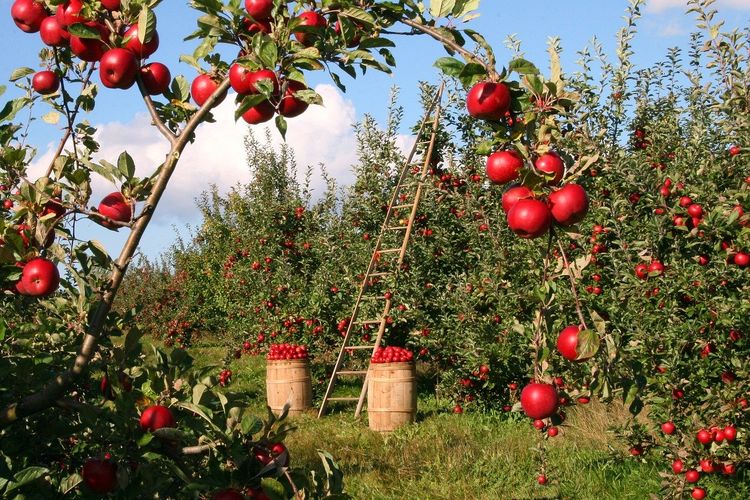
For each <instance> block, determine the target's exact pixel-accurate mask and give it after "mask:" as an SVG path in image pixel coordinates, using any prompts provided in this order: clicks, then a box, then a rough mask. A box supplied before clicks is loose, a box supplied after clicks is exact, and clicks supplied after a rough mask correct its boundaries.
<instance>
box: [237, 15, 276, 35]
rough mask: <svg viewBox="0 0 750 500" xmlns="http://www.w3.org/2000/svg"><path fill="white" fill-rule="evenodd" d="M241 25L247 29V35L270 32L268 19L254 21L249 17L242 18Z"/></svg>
mask: <svg viewBox="0 0 750 500" xmlns="http://www.w3.org/2000/svg"><path fill="white" fill-rule="evenodd" d="M242 26H243V27H244V28H245V30H247V33H248V34H249V35H254V34H256V33H270V32H271V23H270V22H269V21H255V22H253V21H252V20H251V19H247V18H245V19H243V20H242Z"/></svg>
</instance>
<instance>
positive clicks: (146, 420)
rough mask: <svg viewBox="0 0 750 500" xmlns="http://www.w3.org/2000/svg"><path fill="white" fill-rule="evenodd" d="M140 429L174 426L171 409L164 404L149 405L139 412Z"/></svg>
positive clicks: (148, 429) (151, 429) (152, 429)
mask: <svg viewBox="0 0 750 500" xmlns="http://www.w3.org/2000/svg"><path fill="white" fill-rule="evenodd" d="M140 424H141V429H143V430H144V431H151V432H153V431H155V430H157V429H161V428H163V427H175V425H176V422H175V419H174V415H172V411H171V410H170V409H169V408H167V407H166V406H161V405H154V406H149V407H148V408H146V409H145V410H143V413H142V414H141V420H140Z"/></svg>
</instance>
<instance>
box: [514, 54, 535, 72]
mask: <svg viewBox="0 0 750 500" xmlns="http://www.w3.org/2000/svg"><path fill="white" fill-rule="evenodd" d="M508 70H509V71H515V72H516V73H518V74H519V75H538V74H539V69H538V68H537V67H536V66H534V64H533V63H531V62H529V61H527V60H526V59H523V58H520V57H519V58H516V59H513V60H512V61H511V62H510V64H508Z"/></svg>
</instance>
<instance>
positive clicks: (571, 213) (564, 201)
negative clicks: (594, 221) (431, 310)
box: [549, 184, 589, 226]
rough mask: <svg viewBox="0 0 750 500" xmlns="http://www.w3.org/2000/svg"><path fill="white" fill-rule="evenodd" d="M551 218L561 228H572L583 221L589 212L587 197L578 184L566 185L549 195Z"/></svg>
mask: <svg viewBox="0 0 750 500" xmlns="http://www.w3.org/2000/svg"><path fill="white" fill-rule="evenodd" d="M549 205H550V212H551V213H552V217H553V218H554V219H555V221H557V223H558V224H560V225H562V226H572V225H573V224H577V223H579V222H581V221H582V220H583V218H584V217H585V216H586V213H587V212H588V210H589V197H588V196H587V195H586V190H585V189H583V187H581V186H580V185H579V184H566V185H565V186H563V187H562V188H560V189H558V190H557V191H553V192H552V193H550V195H549Z"/></svg>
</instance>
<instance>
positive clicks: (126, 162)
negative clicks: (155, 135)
mask: <svg viewBox="0 0 750 500" xmlns="http://www.w3.org/2000/svg"><path fill="white" fill-rule="evenodd" d="M117 170H119V171H120V174H121V175H122V176H123V177H124V178H125V179H127V180H130V179H132V178H133V176H134V175H135V162H133V158H132V157H131V156H130V155H129V154H128V152H127V151H123V152H122V153H120V156H119V157H118V158H117Z"/></svg>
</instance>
